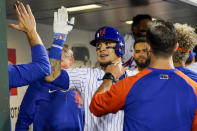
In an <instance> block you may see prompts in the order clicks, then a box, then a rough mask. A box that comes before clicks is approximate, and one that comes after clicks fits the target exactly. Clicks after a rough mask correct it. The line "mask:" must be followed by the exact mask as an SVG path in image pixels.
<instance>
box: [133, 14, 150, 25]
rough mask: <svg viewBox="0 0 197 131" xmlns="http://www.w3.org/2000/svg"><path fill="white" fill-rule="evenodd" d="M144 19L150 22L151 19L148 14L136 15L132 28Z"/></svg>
mask: <svg viewBox="0 0 197 131" xmlns="http://www.w3.org/2000/svg"><path fill="white" fill-rule="evenodd" d="M145 19H149V20H152V17H151V16H150V15H148V14H139V15H136V16H135V17H133V24H132V27H133V26H136V25H138V24H139V23H140V21H141V20H145Z"/></svg>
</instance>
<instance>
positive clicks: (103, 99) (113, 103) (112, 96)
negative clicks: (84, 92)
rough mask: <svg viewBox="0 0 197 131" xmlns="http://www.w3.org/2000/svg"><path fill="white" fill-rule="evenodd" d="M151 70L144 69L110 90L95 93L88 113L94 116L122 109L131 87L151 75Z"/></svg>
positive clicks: (114, 85)
mask: <svg viewBox="0 0 197 131" xmlns="http://www.w3.org/2000/svg"><path fill="white" fill-rule="evenodd" d="M151 72H152V70H150V69H144V70H143V71H141V72H140V73H138V74H137V75H135V76H130V77H127V78H124V79H122V80H121V81H119V82H118V83H116V84H113V85H112V86H111V88H110V90H108V91H106V92H104V93H96V94H95V95H94V96H93V98H92V101H91V104H90V111H91V112H92V113H93V114H94V115H96V116H102V115H105V114H108V113H116V112H117V111H118V110H120V109H122V108H123V107H124V104H125V101H126V97H127V95H128V93H129V91H130V90H131V88H132V87H133V85H134V84H135V83H136V82H137V81H138V80H139V79H140V78H142V77H143V76H145V75H147V74H149V73H151Z"/></svg>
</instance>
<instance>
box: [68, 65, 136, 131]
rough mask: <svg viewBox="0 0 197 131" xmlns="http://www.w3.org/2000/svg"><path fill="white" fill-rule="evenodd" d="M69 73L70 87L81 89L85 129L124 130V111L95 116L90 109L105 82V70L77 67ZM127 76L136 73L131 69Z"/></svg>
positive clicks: (69, 70) (85, 130)
mask: <svg viewBox="0 0 197 131" xmlns="http://www.w3.org/2000/svg"><path fill="white" fill-rule="evenodd" d="M66 71H67V73H68V75H69V89H71V88H77V89H78V90H80V91H81V93H82V94H81V95H82V97H83V101H84V109H85V125H84V131H123V121H124V112H123V111H119V112H117V113H116V114H108V115H105V116H103V117H95V116H94V115H93V114H92V113H91V112H90V110H89V105H90V102H91V99H92V97H93V95H94V93H95V92H96V90H97V89H98V87H99V86H100V85H101V83H102V82H103V80H102V78H103V76H104V74H105V72H104V71H103V70H101V69H98V68H96V69H92V68H76V69H68V70H66ZM126 75H127V76H131V75H134V74H132V72H131V71H127V72H126Z"/></svg>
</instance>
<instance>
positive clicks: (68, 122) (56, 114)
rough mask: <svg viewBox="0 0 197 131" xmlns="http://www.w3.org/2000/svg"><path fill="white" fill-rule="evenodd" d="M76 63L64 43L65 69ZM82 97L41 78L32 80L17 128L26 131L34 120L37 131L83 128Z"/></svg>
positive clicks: (18, 130) (76, 130)
mask: <svg viewBox="0 0 197 131" xmlns="http://www.w3.org/2000/svg"><path fill="white" fill-rule="evenodd" d="M73 62H74V57H73V53H72V51H71V49H70V48H68V46H67V45H64V48H63V54H62V59H61V67H62V69H68V68H70V66H71V65H72V64H73ZM83 115H84V110H83V100H82V98H81V95H80V93H79V92H78V91H76V90H72V91H65V90H60V88H58V87H55V86H53V85H52V84H50V83H46V82H45V81H44V80H40V81H37V82H34V83H32V84H31V85H30V86H29V87H28V89H27V91H26V93H25V96H24V98H23V101H22V103H21V106H20V111H19V115H18V119H17V124H16V129H15V130H16V131H27V130H28V129H29V125H30V124H32V123H33V129H34V131H42V130H45V131H48V130H55V131H62V130H68V131H69V130H75V131H82V130H83V125H84V123H83V121H84V120H83V119H84V116H83Z"/></svg>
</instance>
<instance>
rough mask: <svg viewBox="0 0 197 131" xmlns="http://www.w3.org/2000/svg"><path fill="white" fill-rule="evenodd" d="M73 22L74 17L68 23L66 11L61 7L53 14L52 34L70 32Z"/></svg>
mask: <svg viewBox="0 0 197 131" xmlns="http://www.w3.org/2000/svg"><path fill="white" fill-rule="evenodd" d="M74 22H75V18H74V17H72V18H71V20H70V21H68V13H67V10H66V8H65V7H64V6H62V7H61V8H60V9H58V12H54V21H53V31H54V33H63V34H68V33H69V32H70V31H71V30H72V28H73V25H74Z"/></svg>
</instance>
